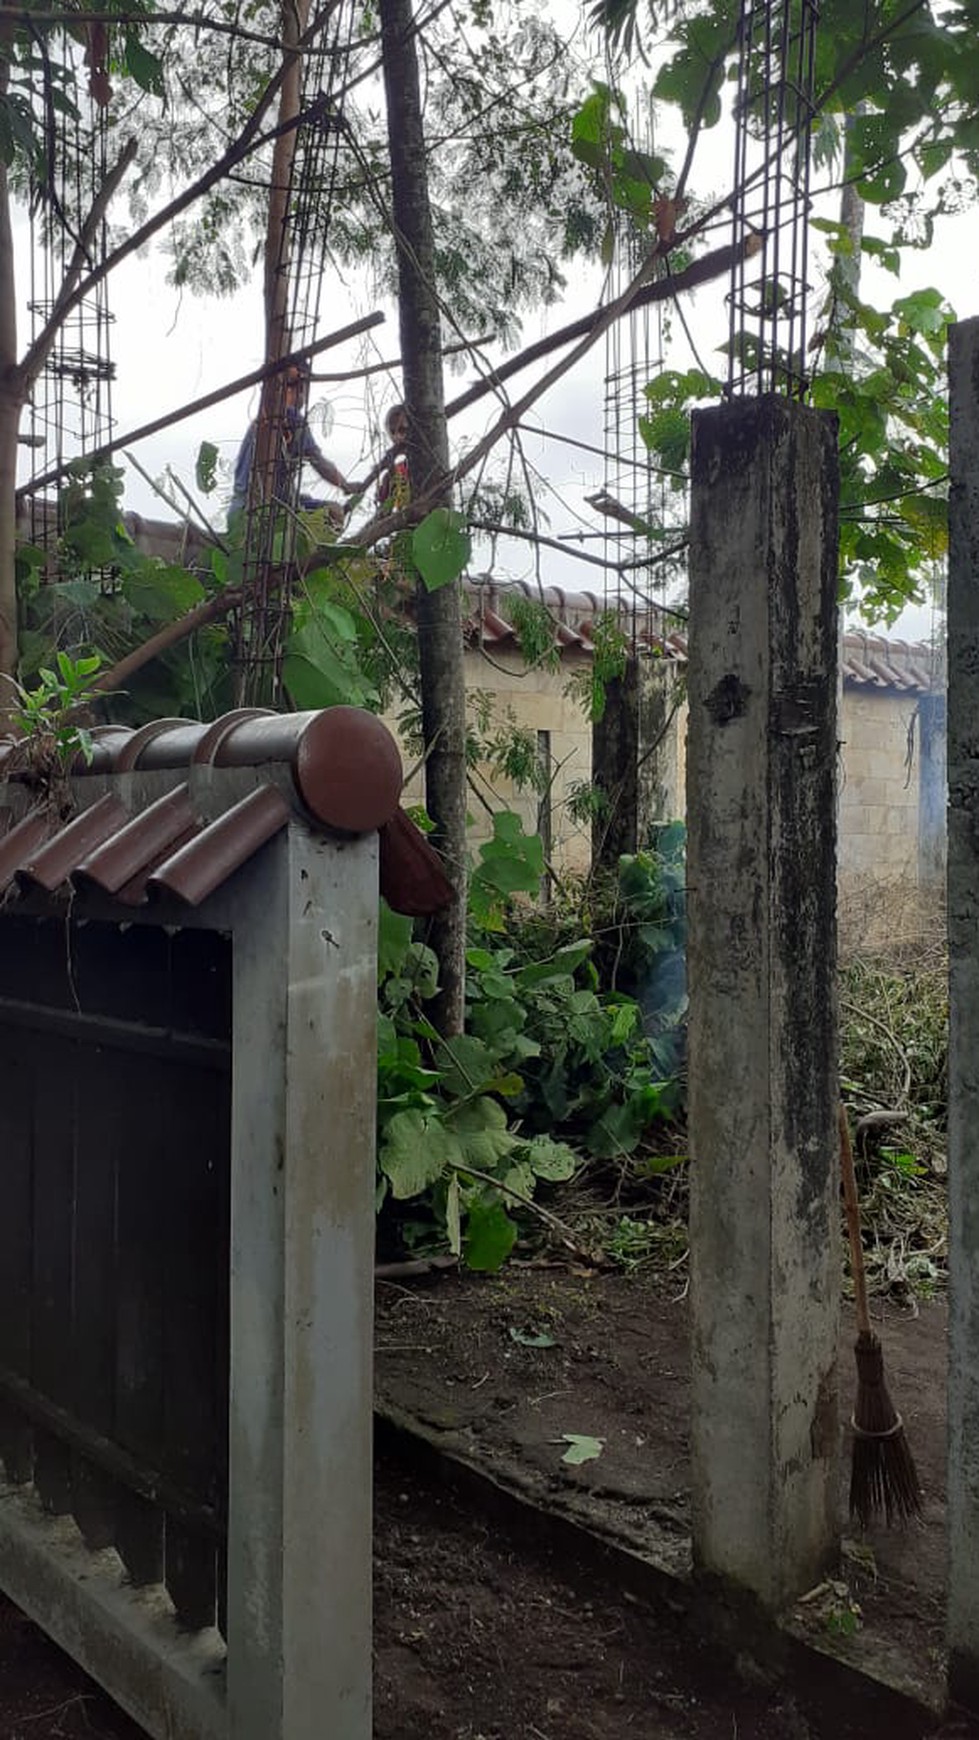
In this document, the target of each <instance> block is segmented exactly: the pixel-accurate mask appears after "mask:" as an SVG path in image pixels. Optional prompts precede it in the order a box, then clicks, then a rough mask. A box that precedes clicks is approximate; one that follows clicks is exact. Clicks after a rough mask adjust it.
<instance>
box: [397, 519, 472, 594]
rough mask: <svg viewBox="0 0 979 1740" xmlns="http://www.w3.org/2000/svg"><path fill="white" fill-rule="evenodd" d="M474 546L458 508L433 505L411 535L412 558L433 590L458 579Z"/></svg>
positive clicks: (429, 589) (427, 585)
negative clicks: (457, 510)
mask: <svg viewBox="0 0 979 1740" xmlns="http://www.w3.org/2000/svg"><path fill="white" fill-rule="evenodd" d="M471 549H472V540H471V538H470V536H469V533H468V532H467V531H466V522H465V520H464V519H463V516H462V514H460V513H457V512H456V510H455V509H454V508H445V507H438V508H433V509H432V511H431V513H430V514H426V516H425V518H424V519H423V520H422V522H421V525H419V526H416V527H415V530H414V533H413V535H412V539H411V555H412V560H413V562H414V564H415V567H416V568H417V569H418V572H419V574H420V575H421V577H422V582H423V584H424V586H425V587H426V589H427V590H428V591H429V592H437V591H438V590H439V588H440V587H442V586H450V585H451V584H452V582H453V580H458V578H459V576H460V574H461V573H462V571H463V569H464V568H465V566H466V563H467V562H468V560H469V555H470V551H471Z"/></svg>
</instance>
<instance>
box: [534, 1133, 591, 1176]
mask: <svg viewBox="0 0 979 1740" xmlns="http://www.w3.org/2000/svg"><path fill="white" fill-rule="evenodd" d="M522 1152H523V1153H525V1154H526V1156H527V1161H528V1164H529V1166H530V1169H531V1171H532V1172H533V1173H534V1176H535V1177H536V1178H546V1179H548V1180H550V1181H551V1182H552V1183H555V1184H563V1183H565V1182H566V1181H567V1179H569V1178H573V1177H574V1174H575V1172H576V1170H577V1167H578V1159H577V1156H576V1154H575V1153H574V1150H573V1149H571V1148H569V1147H568V1144H567V1142H553V1141H552V1140H551V1138H550V1136H535V1137H534V1139H533V1141H532V1142H528V1143H527V1144H526V1145H525V1147H524V1148H523V1149H522Z"/></svg>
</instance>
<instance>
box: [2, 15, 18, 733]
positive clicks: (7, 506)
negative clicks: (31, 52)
mask: <svg viewBox="0 0 979 1740" xmlns="http://www.w3.org/2000/svg"><path fill="white" fill-rule="evenodd" d="M7 28H8V29H9V27H7ZM0 40H2V38H0ZM8 77H9V66H8V63H7V62H6V61H5V60H2V59H0V96H2V95H3V93H4V91H5V90H6V88H7V80H8ZM15 310H16V296H15V286H14V242H13V234H12V230H11V224H10V190H9V187H8V183H7V167H6V164H5V163H3V162H2V161H0V675H2V676H8V677H12V676H13V675H14V674H15V672H16V670H17V576H16V568H15V560H16V557H15V551H16V544H17V436H18V434H19V431H20V414H21V409H22V407H23V402H24V400H23V381H22V376H21V372H20V370H19V369H18V367H17V319H16V312H15ZM9 702H10V691H9V684H7V683H4V682H0V721H2V719H3V717H4V715H5V713H6V712H7V709H8V706H9Z"/></svg>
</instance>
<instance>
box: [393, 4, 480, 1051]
mask: <svg viewBox="0 0 979 1740" xmlns="http://www.w3.org/2000/svg"><path fill="white" fill-rule="evenodd" d="M380 18H381V52H382V56H383V61H384V88H385V92H386V95H387V116H388V141H389V146H390V154H391V190H392V207H393V217H394V231H395V241H396V245H397V254H398V286H399V308H400V320H401V357H402V369H403V374H404V388H405V402H406V405H407V408H408V473H409V476H410V478H411V489H412V494H413V495H415V496H422V495H424V496H425V497H426V498H428V499H429V500H432V501H438V500H439V499H441V501H442V502H443V503H444V504H445V505H446V506H447V505H448V504H449V499H450V491H449V487H448V484H447V482H446V481H445V480H446V479H447V477H448V471H449V443H448V435H447V432H446V422H445V393H444V388H443V380H442V331H441V322H440V318H439V306H438V298H437V294H436V290H435V242H434V235H433V230H432V213H431V207H430V204H429V198H428V169H427V163H426V157H425V136H424V129H423V126H422V110H421V96H420V92H419V81H418V59H417V55H416V52H415V36H414V28H415V26H414V18H413V16H412V6H411V0H380ZM433 492H434V493H433ZM417 619H418V654H419V662H420V667H421V693H422V729H423V732H424V738H425V752H426V756H427V760H426V763H425V801H426V806H427V809H428V812H429V815H430V816H431V818H432V820H433V822H434V823H435V843H436V845H437V846H438V847H439V850H440V851H441V853H442V856H443V861H444V864H445V869H446V873H447V875H448V877H449V880H450V881H451V883H452V885H453V888H454V889H455V900H454V901H453V902H452V905H451V906H449V907H446V908H445V909H444V911H443V912H441V913H439V914H438V915H437V916H436V917H435V918H434V919H433V921H432V928H431V934H430V941H431V944H432V947H433V948H434V950H435V953H436V955H437V956H438V961H439V983H440V992H439V997H438V1001H437V1003H436V1006H435V1011H434V1015H435V1020H436V1023H437V1025H438V1026H439V1028H440V1030H441V1032H443V1033H445V1034H454V1033H460V1032H461V1031H462V1026H463V1018H464V1012H465V1011H464V998H465V942H466V901H465V889H466V689H465V673H464V668H463V648H462V607H461V591H460V587H459V585H458V583H455V584H452V585H450V586H443V587H441V588H440V589H439V590H438V591H436V592H428V591H426V589H425V587H424V586H423V585H422V583H421V581H420V580H419V582H418V597H417Z"/></svg>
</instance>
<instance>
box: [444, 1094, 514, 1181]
mask: <svg viewBox="0 0 979 1740" xmlns="http://www.w3.org/2000/svg"><path fill="white" fill-rule="evenodd" d="M446 1122H447V1124H448V1126H449V1128H450V1129H451V1131H452V1134H453V1136H455V1138H456V1140H457V1142H458V1145H459V1149H460V1151H461V1156H462V1159H461V1164H462V1165H463V1167H465V1166H466V1165H467V1164H468V1165H470V1166H475V1167H476V1168H477V1170H478V1171H480V1172H494V1171H495V1170H496V1167H497V1166H498V1165H499V1163H500V1161H501V1160H503V1159H505V1158H506V1157H507V1155H509V1154H511V1153H512V1152H513V1150H514V1148H515V1147H516V1145H517V1142H516V1137H515V1136H511V1134H510V1132H509V1130H508V1129H507V1127H506V1112H505V1111H504V1110H503V1107H502V1106H501V1105H500V1104H499V1102H498V1101H497V1100H493V1099H489V1098H488V1097H487V1096H485V1095H484V1096H483V1097H482V1098H481V1099H478V1100H472V1101H470V1102H469V1104H467V1105H463V1106H460V1107H459V1108H458V1110H457V1111H454V1112H452V1113H451V1115H450V1117H449V1118H448V1119H447V1120H446Z"/></svg>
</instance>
